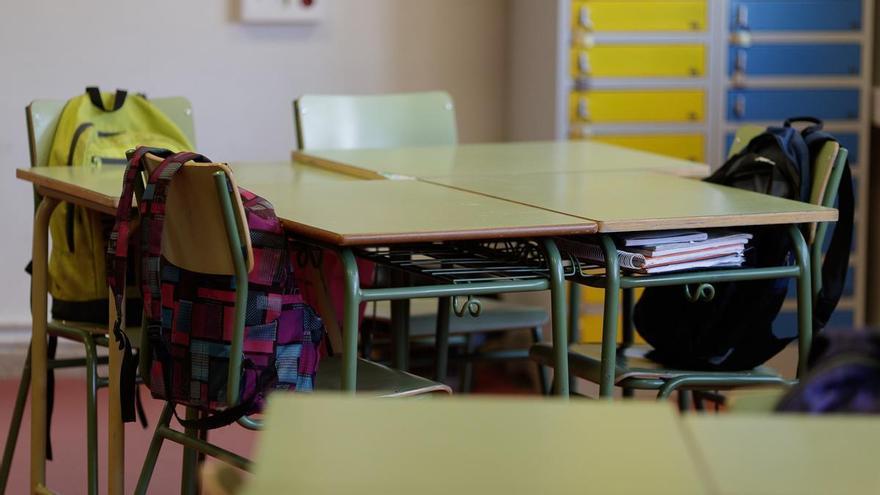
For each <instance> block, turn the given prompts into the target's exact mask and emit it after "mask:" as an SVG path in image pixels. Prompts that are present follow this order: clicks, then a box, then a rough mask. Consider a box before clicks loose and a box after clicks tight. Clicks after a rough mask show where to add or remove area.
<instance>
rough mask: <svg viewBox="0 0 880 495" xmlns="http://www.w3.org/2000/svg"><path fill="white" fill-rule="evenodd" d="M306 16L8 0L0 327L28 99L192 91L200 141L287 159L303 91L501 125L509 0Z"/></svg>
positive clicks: (24, 207) (357, 4)
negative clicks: (446, 107) (412, 101)
mask: <svg viewBox="0 0 880 495" xmlns="http://www.w3.org/2000/svg"><path fill="white" fill-rule="evenodd" d="M324 1H326V2H327V4H328V5H327V7H328V12H327V16H326V18H325V19H324V20H323V21H322V22H321V23H319V24H317V25H315V26H310V27H296V26H242V25H240V24H237V23H235V22H234V21H232V20H231V19H232V14H231V12H232V10H233V7H232V5H233V4H234V2H232V1H231V0H227V1H218V0H185V1H172V0H153V1H143V2H141V1H138V2H135V1H130V0H77V1H72V2H71V1H57V0H52V1H50V0H0V166H2V167H3V168H2V170H0V174H2V177H3V179H2V180H0V207H2V211H3V212H4V213H3V215H0V231H2V232H3V233H4V239H5V242H4V244H3V248H2V249H0V280H2V283H0V325H4V324H6V325H20V324H23V323H25V322H27V321H29V312H28V311H29V310H28V294H27V287H28V284H29V281H28V278H27V276H26V275H25V274H24V271H23V268H24V265H25V264H26V263H27V260H28V259H29V256H30V235H31V227H30V214H31V211H30V210H31V204H32V203H31V190H30V189H29V188H28V187H27V186H26V185H25V184H24V183H21V182H19V181H16V180H15V179H13V176H14V172H13V170H14V169H15V168H16V167H23V166H27V164H28V154H27V138H26V134H25V127H24V107H25V105H26V104H27V103H28V102H29V101H30V100H32V99H34V98H65V97H68V96H70V95H72V94H75V93H78V92H80V91H82V89H83V88H84V87H85V86H86V85H90V84H100V85H101V86H102V87H103V88H106V89H112V88H116V87H122V88H129V89H132V90H138V91H144V92H146V93H147V94H148V95H155V96H165V95H185V96H188V97H189V98H190V99H191V100H192V103H193V107H194V113H195V119H196V129H197V137H198V143H199V151H201V152H203V153H205V154H206V155H208V156H210V157H214V158H215V159H219V160H241V159H256V160H263V159H286V158H287V157H288V156H289V150H290V149H291V148H292V147H293V146H294V138H293V124H292V121H291V107H290V102H291V101H292V99H293V98H294V97H296V96H297V95H299V94H302V93H309V92H323V93H333V92H351V93H370V92H388V91H409V90H423V89H446V90H448V91H449V92H450V93H451V94H452V96H453V98H454V99H455V101H456V106H457V112H458V124H459V129H460V137H461V139H462V141H465V142H477V141H493V140H500V139H501V138H502V137H503V134H504V116H503V108H504V107H503V103H504V94H503V88H504V87H505V85H504V80H505V63H504V44H505V35H506V31H505V22H506V21H505V17H506V10H507V7H506V2H505V0H324Z"/></svg>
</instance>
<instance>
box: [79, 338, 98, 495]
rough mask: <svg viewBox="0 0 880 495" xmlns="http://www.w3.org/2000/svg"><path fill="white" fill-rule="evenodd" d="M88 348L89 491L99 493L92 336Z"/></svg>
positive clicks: (95, 361)
mask: <svg viewBox="0 0 880 495" xmlns="http://www.w3.org/2000/svg"><path fill="white" fill-rule="evenodd" d="M83 345H84V346H85V350H86V444H87V447H88V453H87V454H86V456H87V457H86V461H87V464H88V483H89V493H90V494H92V495H97V494H98V352H97V348H96V346H95V341H94V340H93V339H92V338H91V336H88V337H86V338H85V339H84V340H83Z"/></svg>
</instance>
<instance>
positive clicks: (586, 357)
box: [529, 343, 779, 383]
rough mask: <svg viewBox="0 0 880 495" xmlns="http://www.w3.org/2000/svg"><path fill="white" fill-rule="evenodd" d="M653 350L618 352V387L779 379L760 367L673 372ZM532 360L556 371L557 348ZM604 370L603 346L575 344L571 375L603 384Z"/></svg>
mask: <svg viewBox="0 0 880 495" xmlns="http://www.w3.org/2000/svg"><path fill="white" fill-rule="evenodd" d="M650 350H651V347H649V346H630V347H627V348H626V349H625V350H624V352H623V356H621V355H620V352H619V351H618V355H617V361H616V366H615V370H614V383H620V382H622V381H624V380H671V379H673V378H679V377H683V376H693V375H700V376H712V377H727V376H731V375H736V376H754V377H777V376H779V374H778V373H777V372H776V371H775V370H773V369H772V368H769V367H767V366H759V367H757V368H754V369H751V370H747V371H734V372H730V371H702V370H683V369H669V368H665V367H663V365H662V364H660V363H658V362H656V361H652V360H650V359H648V358H647V357H645V355H646V354H647V353H648V352H649V351H650ZM529 357H531V358H532V359H534V360H535V361H537V362H538V363H540V364H542V365H544V366H550V367H552V366H553V364H554V357H553V345H552V344H546V343H541V344H536V345H534V346H532V349H531V350H530V351H529ZM601 366H602V346H601V345H600V344H572V345H571V346H569V350H568V368H569V372H570V373H571V374H572V375H574V376H577V377H579V378H583V379H585V380H590V381H592V382H596V383H599V382H600V373H601Z"/></svg>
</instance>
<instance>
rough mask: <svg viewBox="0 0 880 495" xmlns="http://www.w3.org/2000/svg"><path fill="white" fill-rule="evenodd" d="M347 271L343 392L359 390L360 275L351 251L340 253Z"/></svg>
mask: <svg viewBox="0 0 880 495" xmlns="http://www.w3.org/2000/svg"><path fill="white" fill-rule="evenodd" d="M339 257H340V259H341V260H342V267H343V269H344V270H345V311H344V315H343V318H342V391H343V392H346V393H349V394H354V393H355V391H356V390H357V357H358V356H357V342H358V313H359V310H360V304H361V286H360V274H359V273H358V266H357V262H356V261H355V259H354V254H352V252H351V249H347V248H346V249H343V250H342V251H341V252H340V253H339Z"/></svg>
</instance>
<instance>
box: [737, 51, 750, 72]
mask: <svg viewBox="0 0 880 495" xmlns="http://www.w3.org/2000/svg"><path fill="white" fill-rule="evenodd" d="M747 64H748V53H746V51H745V50H742V49H740V50H737V51H736V59H734V62H733V70H734V71H735V72H743V73H744V72H746V65H747Z"/></svg>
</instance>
